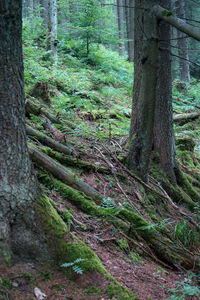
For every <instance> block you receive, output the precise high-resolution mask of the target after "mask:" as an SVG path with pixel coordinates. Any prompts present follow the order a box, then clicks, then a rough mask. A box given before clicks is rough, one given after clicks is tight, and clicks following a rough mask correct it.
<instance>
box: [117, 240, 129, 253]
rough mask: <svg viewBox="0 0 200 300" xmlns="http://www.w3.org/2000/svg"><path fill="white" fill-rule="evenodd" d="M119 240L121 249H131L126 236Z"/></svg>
mask: <svg viewBox="0 0 200 300" xmlns="http://www.w3.org/2000/svg"><path fill="white" fill-rule="evenodd" d="M118 242H119V245H120V248H121V249H123V250H127V251H130V247H129V244H128V242H127V239H126V238H122V239H120V240H118Z"/></svg>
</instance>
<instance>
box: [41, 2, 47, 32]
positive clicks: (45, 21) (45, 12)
mask: <svg viewBox="0 0 200 300" xmlns="http://www.w3.org/2000/svg"><path fill="white" fill-rule="evenodd" d="M48 2H49V0H40V5H41V7H42V12H41V16H42V18H43V24H44V27H45V29H48V22H49V17H48Z"/></svg>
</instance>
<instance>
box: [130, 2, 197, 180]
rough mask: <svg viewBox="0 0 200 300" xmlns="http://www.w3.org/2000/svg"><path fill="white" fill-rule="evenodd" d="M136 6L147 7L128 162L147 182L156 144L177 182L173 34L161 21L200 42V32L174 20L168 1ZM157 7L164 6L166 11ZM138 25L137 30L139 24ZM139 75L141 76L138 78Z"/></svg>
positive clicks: (137, 48) (137, 4)
mask: <svg viewBox="0 0 200 300" xmlns="http://www.w3.org/2000/svg"><path fill="white" fill-rule="evenodd" d="M135 3H136V7H138V8H142V7H145V10H143V9H141V10H142V12H141V13H142V17H141V16H140V18H139V21H141V20H144V23H142V22H141V23H140V26H141V30H142V31H143V39H141V40H140V41H139V43H142V45H141V44H140V45H139V46H138V45H137V44H136V47H135V52H136V51H141V49H142V53H136V54H135V57H140V63H138V64H137V65H135V67H136V66H137V67H139V70H136V75H137V76H138V77H137V78H136V80H135V91H134V96H136V98H135V99H134V102H133V103H134V104H133V109H135V111H134V110H133V116H132V123H131V130H130V151H129V155H128V163H129V166H130V168H136V169H137V170H138V171H139V172H140V174H141V176H142V177H143V178H144V179H145V180H146V179H147V174H148V165H149V161H150V155H151V152H152V148H153V142H154V147H155V149H156V150H157V151H158V153H159V156H160V160H161V165H162V168H163V170H164V171H165V172H166V174H167V175H168V176H169V178H170V180H171V181H172V182H175V181H176V176H175V173H176V168H177V164H176V160H175V146H174V134H173V122H172V103H171V99H170V98H171V75H170V74H171V71H170V70H171V69H170V59H169V52H170V48H169V45H168V44H169V38H170V33H169V27H166V25H163V23H162V22H161V21H165V22H166V23H168V24H170V25H172V26H174V27H176V28H177V29H179V30H181V31H182V32H184V33H186V34H188V35H190V36H191V37H193V38H195V39H197V40H200V31H199V30H198V29H196V28H194V27H193V26H192V25H190V24H187V23H185V22H182V21H181V20H180V19H177V18H175V17H173V15H172V12H171V11H170V10H169V9H168V8H170V6H169V1H164V0H163V1H158V0H157V1H153V3H151V5H150V4H149V5H148V1H139V0H138V1H136V2H135ZM141 4H142V6H141ZM158 4H163V5H164V6H165V8H162V7H161V6H159V5H158ZM153 5H154V6H153ZM152 7H153V9H152ZM150 19H152V21H150ZM135 20H136V18H135ZM153 20H154V22H153ZM158 24H159V30H160V38H159V40H160V42H159V44H156V40H157V39H158V38H157V31H156V30H155V28H156V26H157V28H158ZM135 26H136V27H137V23H136V25H135ZM137 28H138V27H137ZM135 43H136V42H135ZM158 46H159V52H158ZM158 54H159V68H157V59H158V57H157V58H156V56H157V55H158ZM165 60H166V63H165ZM140 73H141V75H139V74H140ZM156 89H157V91H156ZM166 95H167V98H166ZM155 99H156V103H155ZM153 130H154V133H153Z"/></svg>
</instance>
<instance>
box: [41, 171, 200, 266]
mask: <svg viewBox="0 0 200 300" xmlns="http://www.w3.org/2000/svg"><path fill="white" fill-rule="evenodd" d="M41 180H42V182H44V183H46V184H47V185H48V186H49V187H52V188H53V187H54V188H56V189H57V191H58V192H59V193H60V194H61V195H62V196H63V198H64V199H67V201H71V202H72V203H73V204H74V205H76V206H77V207H78V208H79V209H81V210H82V211H83V212H84V213H87V214H91V215H95V216H97V217H104V218H105V216H107V219H108V220H109V221H110V222H111V223H112V224H114V225H115V226H116V228H118V222H120V219H121V220H122V221H124V222H126V223H127V222H128V223H129V227H130V229H129V230H128V232H127V225H125V224H124V225H123V226H119V227H120V228H121V230H122V231H123V232H124V233H125V234H126V235H128V236H129V237H130V238H131V239H133V242H134V240H135V239H136V238H138V239H139V241H140V242H141V241H142V243H145V244H147V245H148V248H149V249H150V250H149V251H150V253H151V255H150V256H151V257H152V256H155V257H156V258H157V262H159V261H160V260H161V261H163V262H164V264H165V266H166V265H169V266H171V267H173V268H178V269H179V268H181V267H184V268H187V269H198V268H199V265H198V263H199V262H198V260H197V258H196V257H195V256H194V255H193V254H192V253H190V252H189V251H185V248H184V247H181V246H180V243H179V242H176V241H175V240H174V239H173V238H172V237H171V238H170V235H169V234H167V235H166V232H165V230H162V229H160V230H159V231H158V230H157V229H156V225H155V226H153V227H152V226H150V224H151V223H149V222H147V221H146V220H145V219H144V218H143V217H142V216H141V215H138V214H137V213H133V212H131V211H129V210H127V209H125V208H117V210H116V212H115V210H113V212H112V211H110V210H106V209H102V208H100V207H98V206H97V205H96V204H95V203H94V202H93V201H92V200H91V199H88V198H87V197H85V196H84V195H83V194H81V193H80V192H78V191H74V190H73V188H71V187H69V186H66V185H65V184H64V183H61V182H60V181H58V180H56V179H53V178H50V177H49V176H48V175H47V176H42V178H41ZM117 219H119V221H118V220H117ZM115 221H116V222H115ZM144 248H145V245H144ZM145 251H147V250H145ZM155 260H156V259H155Z"/></svg>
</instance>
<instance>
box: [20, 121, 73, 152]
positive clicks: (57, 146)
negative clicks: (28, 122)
mask: <svg viewBox="0 0 200 300" xmlns="http://www.w3.org/2000/svg"><path fill="white" fill-rule="evenodd" d="M26 133H27V135H29V136H32V137H34V138H36V139H37V140H38V141H39V142H40V143H42V144H43V145H46V146H48V147H51V148H52V149H54V150H56V151H58V152H60V153H64V154H67V155H75V156H76V155H77V154H76V151H75V149H74V147H73V146H71V147H67V146H65V145H63V144H60V143H58V142H56V141H54V140H53V139H52V138H50V137H48V136H46V135H44V134H42V133H41V132H39V131H37V130H35V129H33V128H31V127H28V126H27V127H26Z"/></svg>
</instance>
